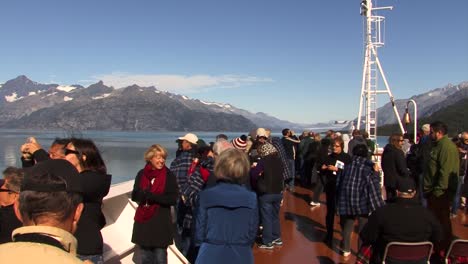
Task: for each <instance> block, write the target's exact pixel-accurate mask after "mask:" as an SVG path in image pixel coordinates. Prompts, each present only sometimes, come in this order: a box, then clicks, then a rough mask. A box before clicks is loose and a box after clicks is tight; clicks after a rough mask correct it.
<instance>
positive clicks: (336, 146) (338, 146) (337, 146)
mask: <svg viewBox="0 0 468 264" xmlns="http://www.w3.org/2000/svg"><path fill="white" fill-rule="evenodd" d="M333 147H334V148H341V146H340V145H333Z"/></svg>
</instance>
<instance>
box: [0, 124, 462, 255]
mask: <svg viewBox="0 0 468 264" xmlns="http://www.w3.org/2000/svg"><path fill="white" fill-rule="evenodd" d="M447 134H448V128H447V126H446V125H445V124H444V123H442V122H439V121H437V122H434V123H432V124H425V125H423V126H422V127H421V129H420V132H419V134H418V135H417V137H416V142H414V141H413V140H412V138H413V137H412V136H411V135H403V134H399V133H394V134H392V135H391V136H390V137H389V141H388V144H387V145H386V146H385V148H384V150H383V153H382V155H381V166H380V165H379V162H376V161H377V160H376V159H375V156H374V154H375V152H376V145H375V143H374V141H373V140H371V139H369V136H368V134H367V133H365V132H363V133H361V131H359V130H354V131H352V135H351V136H349V135H348V134H342V133H340V132H334V131H332V130H329V131H327V133H326V134H325V136H324V137H323V138H322V136H321V135H320V134H319V133H314V132H311V131H304V132H303V133H302V134H301V135H300V136H299V137H298V136H296V135H295V134H294V132H293V131H292V130H290V129H283V131H282V137H275V136H272V134H271V131H270V130H269V129H264V128H258V129H256V130H253V131H251V132H250V133H249V134H248V135H241V136H239V137H236V138H234V139H232V140H229V139H228V137H227V136H226V135H224V134H219V135H218V136H217V137H216V141H215V142H210V143H209V144H207V143H206V142H205V141H203V140H202V139H199V138H198V137H197V136H196V135H195V134H193V133H188V134H186V135H184V136H182V137H179V138H178V139H177V142H178V150H177V153H176V158H175V159H174V160H173V161H172V162H171V164H170V165H169V167H168V166H167V164H166V158H167V156H168V153H167V150H166V149H165V148H164V147H163V146H161V145H159V144H154V145H152V146H150V147H149V148H148V149H147V150H146V152H145V153H144V155H143V157H144V160H145V165H144V167H143V168H142V169H141V170H140V171H138V173H137V175H136V178H135V181H134V186H133V191H132V193H131V199H132V200H133V201H135V202H136V203H137V204H138V207H137V209H136V212H135V216H134V225H133V233H132V242H133V243H134V244H136V245H137V246H138V250H139V259H138V260H137V262H138V263H167V261H168V257H167V247H168V246H169V245H171V244H172V243H173V242H175V245H176V246H177V248H178V249H179V250H180V252H181V253H182V254H183V255H184V256H185V257H186V258H187V260H188V261H189V262H190V263H219V262H220V261H221V260H222V261H223V263H254V256H253V252H252V248H253V246H254V245H255V246H256V247H258V249H259V250H265V251H268V250H273V249H275V248H280V247H281V246H282V245H283V240H282V238H281V224H280V207H281V206H282V202H283V193H284V191H289V192H292V193H294V192H295V186H299V185H301V186H302V187H304V188H311V189H312V197H310V201H309V204H310V206H312V207H315V208H316V207H319V206H321V205H322V204H323V203H325V204H326V209H327V213H326V217H325V226H326V234H325V236H324V237H323V242H324V243H325V244H326V245H327V246H328V247H330V248H333V249H334V248H335V247H336V248H337V249H338V251H339V252H340V253H341V254H342V255H343V256H344V257H348V256H350V255H351V233H352V231H353V230H354V226H355V222H356V221H357V222H358V233H359V239H358V249H359V252H358V253H356V254H359V255H360V257H362V258H363V257H364V256H361V255H362V254H365V255H366V254H370V257H369V256H368V257H369V258H370V262H371V263H381V262H382V256H383V253H384V249H385V247H386V245H387V244H388V243H389V242H392V241H399V242H421V241H430V242H432V243H433V245H434V254H433V257H432V259H433V261H434V262H437V261H438V260H441V259H442V258H443V257H444V255H445V253H446V252H447V250H448V247H449V245H450V243H451V241H452V240H453V234H452V226H451V218H454V217H457V214H459V213H461V214H463V213H466V205H465V203H466V197H467V196H468V183H467V182H466V178H465V175H466V172H467V162H466V158H467V151H468V132H466V131H465V132H462V133H460V134H459V135H457V136H456V137H454V138H453V139H449V138H448V136H447ZM20 151H21V155H22V156H21V160H22V168H14V167H8V168H6V169H5V170H4V171H3V179H2V180H1V181H0V244H1V245H0V259H2V260H3V259H15V260H21V259H22V260H23V262H24V263H33V262H34V260H37V259H35V258H36V257H38V256H36V254H42V256H41V257H44V258H46V259H49V262H50V263H80V262H81V261H84V262H86V263H104V258H103V237H102V235H101V229H102V228H103V227H104V226H105V225H106V220H105V217H104V214H103V213H102V201H103V198H104V197H105V196H106V195H107V193H108V192H109V189H110V184H111V175H109V174H108V173H107V170H106V166H105V163H104V161H103V159H102V157H101V154H100V151H99V149H98V148H97V147H96V145H95V144H94V142H93V141H92V140H89V139H82V138H68V139H56V140H55V141H54V142H53V143H52V145H51V147H50V148H49V151H48V152H47V151H45V150H44V149H43V148H42V146H41V145H40V144H39V142H37V141H36V140H35V138H29V139H28V141H27V142H26V143H25V144H23V145H22V146H21V148H20ZM382 171H383V183H382V180H381V175H382ZM381 183H382V184H383V188H382V187H381V186H382V184H381ZM322 192H325V197H326V199H325V202H324V201H321V200H320V197H321V194H322ZM39 205H40V206H39ZM459 210H460V211H461V212H459ZM462 210H464V211H462ZM312 212H313V211H312ZM336 215H337V216H338V217H339V224H340V226H341V234H342V240H341V241H340V243H339V244H338V245H335V243H334V223H335V216H336ZM72 233H73V235H72ZM13 245H16V247H14V248H15V250H11V249H12V248H13ZM39 252H40V253H39ZM29 253H30V254H29ZM64 254H65V255H66V256H62V258H57V256H59V255H60V256H61V255H64ZM29 261H30V262H29ZM16 262H18V263H21V261H16Z"/></svg>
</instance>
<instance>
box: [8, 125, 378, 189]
mask: <svg viewBox="0 0 468 264" xmlns="http://www.w3.org/2000/svg"><path fill="white" fill-rule="evenodd" d="M219 133H220V132H195V134H196V135H197V136H198V137H199V138H201V139H203V140H204V141H205V142H206V143H208V142H210V141H214V140H215V138H216V135H218V134H219ZM223 133H224V134H226V135H227V136H228V137H229V139H232V138H234V137H238V136H240V133H239V132H235V133H230V132H223ZM184 134H185V132H109V131H86V132H82V133H80V134H76V133H74V135H75V136H77V137H85V138H90V139H92V140H93V141H94V142H95V143H96V144H97V146H98V148H99V149H100V150H101V153H102V156H103V158H104V161H105V162H106V166H107V169H108V172H109V173H110V174H112V182H113V183H119V182H124V181H128V180H132V179H134V177H135V175H136V173H137V172H138V170H140V169H141V168H143V166H144V160H143V154H144V152H145V151H146V149H147V148H148V147H149V146H151V145H152V144H156V143H157V144H161V145H162V146H164V147H165V148H166V149H167V151H168V154H169V155H168V159H167V165H168V166H169V164H170V162H171V161H172V160H173V159H174V158H175V152H176V149H177V143H176V142H175V140H176V139H177V138H178V137H181V136H183V135H184ZM28 137H36V139H37V141H38V142H39V143H40V144H41V145H42V147H43V148H44V149H46V150H47V149H48V148H49V146H50V144H51V143H52V141H53V140H54V139H55V138H56V137H70V134H69V133H67V132H64V131H34V130H0V170H2V171H3V170H4V169H5V167H7V166H18V167H19V166H21V160H20V157H21V156H20V151H19V148H20V146H21V145H22V144H23V143H24V142H25V141H26V139H27V138H28ZM386 140H387V137H379V139H378V142H379V145H380V146H384V145H385V142H386Z"/></svg>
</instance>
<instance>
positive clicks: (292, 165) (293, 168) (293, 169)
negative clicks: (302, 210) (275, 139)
mask: <svg viewBox="0 0 468 264" xmlns="http://www.w3.org/2000/svg"><path fill="white" fill-rule="evenodd" d="M286 161H287V162H288V165H289V166H288V167H289V170H290V171H291V176H292V178H291V179H290V180H289V182H288V185H289V187H290V188H292V189H294V178H296V164H295V161H294V159H287V160H286Z"/></svg>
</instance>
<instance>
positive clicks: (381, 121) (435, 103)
mask: <svg viewBox="0 0 468 264" xmlns="http://www.w3.org/2000/svg"><path fill="white" fill-rule="evenodd" d="M464 98H468V81H467V82H462V83H460V84H458V85H452V84H448V85H446V86H444V87H442V88H437V89H433V90H430V91H429V92H426V93H422V94H418V95H414V96H412V97H411V98H409V99H413V100H414V101H416V103H417V104H418V116H419V117H425V116H429V115H431V114H432V113H434V112H436V111H438V110H440V109H442V108H444V107H446V106H449V105H452V104H454V103H456V102H458V101H460V100H462V99H464ZM409 99H399V100H395V104H396V106H397V109H398V112H399V113H400V115H401V114H402V113H404V111H405V107H406V102H407V101H408V100H409ZM410 107H412V106H410ZM410 109H412V108H410ZM377 113H378V125H379V126H380V125H386V124H394V123H396V122H397V120H396V117H395V114H394V113H393V109H392V106H391V104H390V103H387V104H385V105H384V106H382V107H380V108H379V109H378V110H377Z"/></svg>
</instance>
